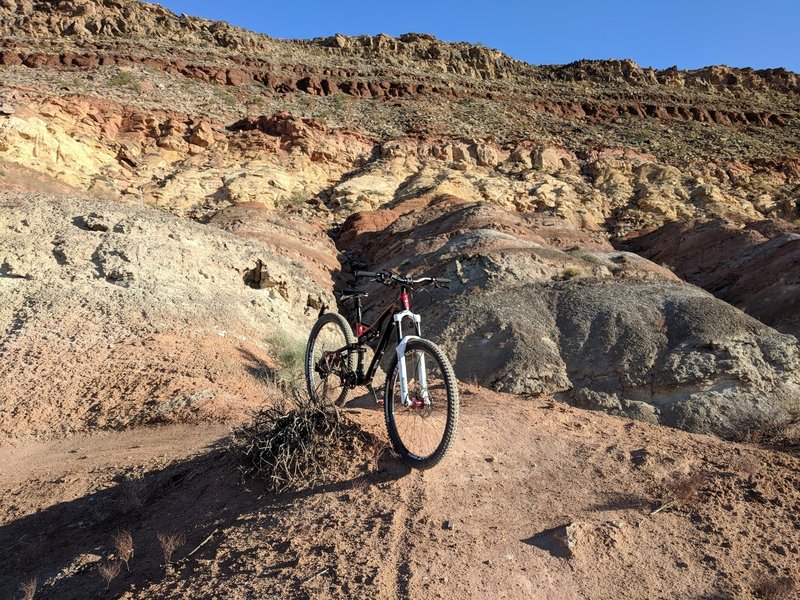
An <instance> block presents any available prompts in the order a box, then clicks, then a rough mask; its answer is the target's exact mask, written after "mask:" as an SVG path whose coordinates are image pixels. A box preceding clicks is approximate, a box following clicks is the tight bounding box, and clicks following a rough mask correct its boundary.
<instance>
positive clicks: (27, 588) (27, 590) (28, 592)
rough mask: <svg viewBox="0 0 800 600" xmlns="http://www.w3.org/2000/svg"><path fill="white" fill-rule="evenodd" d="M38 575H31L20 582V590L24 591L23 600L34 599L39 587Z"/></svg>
mask: <svg viewBox="0 0 800 600" xmlns="http://www.w3.org/2000/svg"><path fill="white" fill-rule="evenodd" d="M37 583H38V582H37V581H36V577H31V578H30V579H28V580H27V581H23V582H22V583H20V584H19V591H20V592H22V600H33V597H34V596H35V595H36V587H37Z"/></svg>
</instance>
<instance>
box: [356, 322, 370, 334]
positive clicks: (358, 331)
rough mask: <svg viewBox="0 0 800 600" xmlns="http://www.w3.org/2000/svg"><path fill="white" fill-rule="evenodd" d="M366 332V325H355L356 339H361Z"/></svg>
mask: <svg viewBox="0 0 800 600" xmlns="http://www.w3.org/2000/svg"><path fill="white" fill-rule="evenodd" d="M368 331H369V327H367V326H366V325H362V324H361V323H356V335H357V336H358V337H361V336H362V335H364V334H365V333H367V332H368Z"/></svg>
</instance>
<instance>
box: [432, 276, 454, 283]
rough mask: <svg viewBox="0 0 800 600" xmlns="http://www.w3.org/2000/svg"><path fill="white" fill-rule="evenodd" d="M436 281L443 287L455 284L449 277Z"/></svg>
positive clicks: (438, 278)
mask: <svg viewBox="0 0 800 600" xmlns="http://www.w3.org/2000/svg"><path fill="white" fill-rule="evenodd" d="M434 281H435V282H436V283H440V284H442V285H450V284H451V283H453V280H452V279H448V278H447V277H437V278H436V279H434Z"/></svg>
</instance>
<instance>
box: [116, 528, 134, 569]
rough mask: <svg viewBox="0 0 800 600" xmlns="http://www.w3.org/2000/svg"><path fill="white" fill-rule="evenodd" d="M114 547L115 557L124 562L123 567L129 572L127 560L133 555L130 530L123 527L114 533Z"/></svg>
mask: <svg viewBox="0 0 800 600" xmlns="http://www.w3.org/2000/svg"><path fill="white" fill-rule="evenodd" d="M114 547H115V548H116V549H117V557H118V558H119V559H120V560H121V561H122V562H124V563H125V569H126V570H127V571H128V573H130V572H131V568H130V566H129V565H128V561H129V560H130V559H131V558H132V557H133V537H132V536H131V533H130V531H127V530H125V529H123V530H122V531H119V532H117V533H116V534H115V535H114Z"/></svg>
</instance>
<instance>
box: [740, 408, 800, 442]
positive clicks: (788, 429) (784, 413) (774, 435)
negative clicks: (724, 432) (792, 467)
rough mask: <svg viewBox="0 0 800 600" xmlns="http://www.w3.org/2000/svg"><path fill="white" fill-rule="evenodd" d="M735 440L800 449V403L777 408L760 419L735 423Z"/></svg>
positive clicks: (742, 420)
mask: <svg viewBox="0 0 800 600" xmlns="http://www.w3.org/2000/svg"><path fill="white" fill-rule="evenodd" d="M733 431H734V433H733V435H732V436H731V437H732V439H733V440H734V441H737V442H744V443H746V444H756V445H759V446H765V447H768V448H774V449H777V450H787V451H795V452H799V451H800V404H798V406H797V407H796V408H791V409H789V410H778V409H775V410H773V411H772V412H770V413H769V414H768V415H766V416H763V417H761V418H759V419H741V420H740V421H739V422H738V423H734V426H733Z"/></svg>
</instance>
